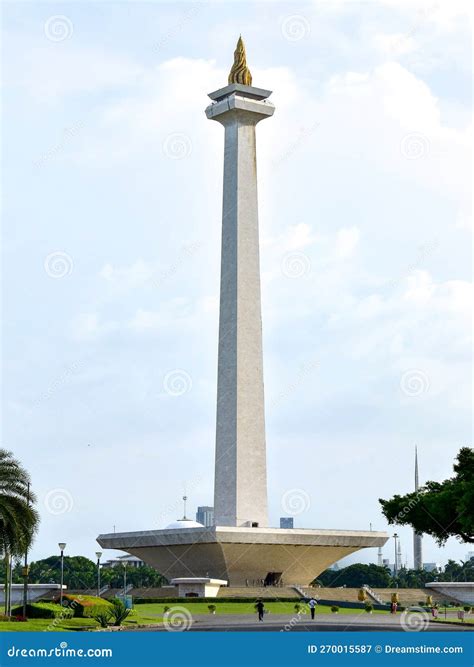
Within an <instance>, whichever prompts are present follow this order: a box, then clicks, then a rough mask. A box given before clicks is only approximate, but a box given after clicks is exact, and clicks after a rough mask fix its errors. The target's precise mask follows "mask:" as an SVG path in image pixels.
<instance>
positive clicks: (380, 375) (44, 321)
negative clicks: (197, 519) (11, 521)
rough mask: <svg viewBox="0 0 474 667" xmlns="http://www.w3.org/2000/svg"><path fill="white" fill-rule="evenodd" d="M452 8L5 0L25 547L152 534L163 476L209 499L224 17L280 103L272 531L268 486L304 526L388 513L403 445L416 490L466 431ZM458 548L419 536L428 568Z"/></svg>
mask: <svg viewBox="0 0 474 667" xmlns="http://www.w3.org/2000/svg"><path fill="white" fill-rule="evenodd" d="M466 6H467V5H466V3H452V2H450V3H445V2H420V3H400V2H394V1H392V0H384V1H382V2H366V3H353V2H339V1H336V2H332V3H323V2H306V3H299V2H291V3H283V2H281V3H276V2H260V3H252V2H239V3H231V2H215V3H210V2H203V3H198V4H191V3H178V2H174V3H171V4H167V3H164V2H148V3H141V2H133V3H131V2H123V3H116V2H114V1H110V2H89V3H79V2H64V3H54V4H53V3H41V2H39V3H38V2H36V3H34V4H33V3H23V2H22V3H6V4H4V6H3V33H4V46H3V82H4V93H3V142H4V147H3V189H4V222H5V224H4V244H3V245H4V254H3V266H4V274H3V276H4V321H5V328H4V341H3V367H4V396H3V401H4V402H3V415H4V419H3V446H4V447H6V448H8V449H11V450H13V451H14V452H15V453H16V454H17V455H18V457H19V458H20V459H21V460H22V462H23V463H24V464H25V465H26V467H27V468H28V469H29V470H30V472H31V474H32V477H33V480H34V486H35V490H36V492H37V494H38V497H39V506H40V510H41V515H42V525H41V531H40V533H39V536H38V539H37V540H36V543H35V546H34V549H33V554H32V556H33V558H39V557H45V556H48V555H50V554H51V553H54V552H55V550H56V549H57V546H56V545H57V542H58V541H63V540H64V541H65V542H67V544H68V548H67V551H68V553H70V554H84V555H89V556H92V555H93V553H94V552H95V550H96V543H95V537H96V536H97V535H98V534H99V533H102V532H109V531H112V530H113V526H116V530H117V531H121V530H134V529H136V530H139V529H151V528H159V527H163V526H164V525H166V524H167V523H169V522H170V521H172V520H174V519H175V518H177V517H178V516H179V515H180V513H181V503H180V500H179V499H180V497H181V496H182V495H183V493H184V492H186V494H187V495H188V497H189V507H190V508H192V509H194V507H195V506H197V505H199V504H203V505H206V504H212V492H213V455H214V429H215V426H214V421H215V397H216V370H217V369H216V365H217V326H218V284H219V252H220V247H219V244H220V209H221V190H222V158H223V132H222V128H221V127H220V126H218V125H217V124H215V123H210V122H208V121H207V119H206V118H205V115H204V109H205V107H206V106H207V103H208V98H207V93H208V92H211V91H213V90H215V89H217V88H219V87H221V86H223V85H224V84H225V83H226V80H227V73H228V70H229V68H230V65H231V63H232V53H233V50H234V47H235V42H236V39H237V37H238V35H239V33H240V32H241V33H242V35H243V37H244V39H245V41H246V46H247V56H248V62H249V66H250V69H251V71H252V74H253V82H254V85H256V86H260V87H264V88H269V89H271V90H273V91H274V92H273V95H272V98H271V99H272V101H273V103H274V104H275V106H276V112H275V115H274V117H273V118H272V119H270V120H268V121H266V122H265V123H262V124H261V125H260V126H259V127H258V168H259V199H260V226H261V228H260V237H261V270H262V299H263V331H264V355H265V364H264V365H265V391H266V405H267V449H268V476H269V502H270V514H271V522H272V524H273V525H278V517H279V516H282V515H284V514H286V513H287V512H286V511H285V510H287V509H288V502H289V500H288V499H290V505H291V507H293V509H295V511H296V512H297V514H296V517H295V524H296V525H297V526H300V527H308V528H309V527H314V528H340V529H365V528H368V527H369V524H370V523H372V525H373V528H374V529H380V530H385V529H386V528H387V526H386V524H385V522H384V521H383V518H382V516H381V513H380V511H379V505H378V498H379V497H384V498H387V497H389V496H391V495H393V494H394V493H396V492H400V493H405V492H408V491H410V490H411V489H412V486H413V458H414V446H415V444H417V445H418V449H419V460H420V477H421V480H422V481H425V480H428V479H437V480H439V479H444V478H446V477H447V476H449V475H450V474H451V466H452V462H453V458H454V456H455V454H456V452H457V451H458V450H459V448H460V447H461V446H463V445H466V444H470V435H471V421H470V403H471V384H470V363H471V357H470V334H471V328H470V303H471V299H472V283H471V239H472V236H471V234H472V223H471V209H470V177H471V173H470V137H471V119H470V114H471V109H470V95H471V88H470V77H471V72H470V65H469V63H470V41H469V40H470V37H469V28H468V21H467V13H466V12H467V10H466ZM390 531H391V532H393V528H390ZM397 532H399V533H400V534H401V541H402V552H403V558H404V559H405V554H407V556H408V563H409V564H410V565H411V560H412V546H411V532H410V530H408V529H405V528H400V529H398V528H397ZM392 547H393V545H390V546H389V547H385V549H384V556H386V557H389V556H391V555H392V551H393V548H392ZM468 550H469V548H468V545H463V544H459V543H458V542H457V541H456V540H455V539H451V540H449V542H448V544H447V546H446V547H445V548H444V549H441V550H440V549H438V548H437V547H436V546H435V545H434V543H433V541H432V540H431V539H428V538H425V540H424V560H425V561H438V562H445V561H446V560H447V558H448V557H453V558H457V559H460V558H464V556H465V554H466V553H467V551H468ZM375 559H376V554H375V553H374V552H371V551H366V552H360V554H358V555H357V556H356V557H353V558H352V560H364V561H366V562H370V561H374V560H375Z"/></svg>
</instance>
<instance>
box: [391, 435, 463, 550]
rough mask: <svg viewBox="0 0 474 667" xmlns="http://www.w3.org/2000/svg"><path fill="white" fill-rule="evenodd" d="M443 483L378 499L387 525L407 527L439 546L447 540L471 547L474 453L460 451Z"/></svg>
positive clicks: (430, 484) (426, 485) (428, 484)
mask: <svg viewBox="0 0 474 667" xmlns="http://www.w3.org/2000/svg"><path fill="white" fill-rule="evenodd" d="M453 468H454V472H455V475H454V477H451V478H450V479H446V480H445V481H444V482H427V484H425V485H424V486H423V487H422V488H421V489H419V490H418V491H415V492H413V493H408V494H406V495H404V496H399V495H395V496H393V498H390V499H389V500H383V499H382V498H380V499H379V502H380V504H381V506H382V512H383V514H384V516H385V517H386V519H387V521H388V522H389V523H391V524H398V525H409V526H412V527H413V528H414V529H415V530H417V531H418V532H420V533H426V534H428V535H431V536H432V537H434V538H435V539H436V541H437V542H438V544H439V545H440V546H442V545H443V544H444V543H445V542H446V540H447V539H448V537H451V536H455V537H458V538H461V539H462V540H463V541H464V542H469V543H474V512H473V511H472V508H473V507H474V450H473V449H471V448H470V447H463V448H462V449H461V450H460V451H459V453H458V455H457V462H456V463H455V464H454V466H453Z"/></svg>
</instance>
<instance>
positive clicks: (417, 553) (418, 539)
mask: <svg viewBox="0 0 474 667" xmlns="http://www.w3.org/2000/svg"><path fill="white" fill-rule="evenodd" d="M419 488H420V485H419V479H418V449H417V447H416V446H415V491H418V489H419ZM422 540H423V535H422V534H421V533H418V532H417V531H416V530H414V531H413V569H414V570H422V569H423V542H422Z"/></svg>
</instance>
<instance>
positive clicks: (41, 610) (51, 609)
mask: <svg viewBox="0 0 474 667" xmlns="http://www.w3.org/2000/svg"><path fill="white" fill-rule="evenodd" d="M12 616H23V605H21V607H15V608H14V609H12ZM26 617H27V618H72V617H73V611H72V609H68V608H67V607H65V608H63V609H61V607H60V606H59V605H58V604H54V602H33V603H30V604H27V605H26Z"/></svg>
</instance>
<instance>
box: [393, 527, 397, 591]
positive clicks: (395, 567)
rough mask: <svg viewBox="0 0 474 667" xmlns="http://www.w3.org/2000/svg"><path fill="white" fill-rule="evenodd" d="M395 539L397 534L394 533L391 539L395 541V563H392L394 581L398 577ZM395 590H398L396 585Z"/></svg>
mask: <svg viewBox="0 0 474 667" xmlns="http://www.w3.org/2000/svg"><path fill="white" fill-rule="evenodd" d="M397 538H398V535H397V533H394V534H393V539H394V541H395V561H394V563H393V576H394V578H395V579H396V578H397V576H398V562H397V560H398V557H397ZM397 588H398V584H397Z"/></svg>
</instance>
